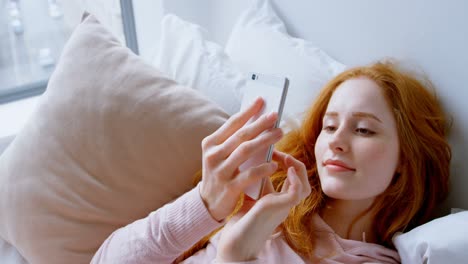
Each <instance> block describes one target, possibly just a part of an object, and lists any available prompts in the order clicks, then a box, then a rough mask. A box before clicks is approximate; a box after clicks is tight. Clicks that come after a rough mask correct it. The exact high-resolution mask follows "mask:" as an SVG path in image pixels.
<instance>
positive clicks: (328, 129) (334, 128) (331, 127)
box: [323, 126, 336, 132]
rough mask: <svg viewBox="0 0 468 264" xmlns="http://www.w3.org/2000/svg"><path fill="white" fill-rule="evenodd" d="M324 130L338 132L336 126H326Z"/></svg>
mask: <svg viewBox="0 0 468 264" xmlns="http://www.w3.org/2000/svg"><path fill="white" fill-rule="evenodd" d="M323 130H325V131H327V132H333V131H335V130H336V127H334V126H324V127H323Z"/></svg>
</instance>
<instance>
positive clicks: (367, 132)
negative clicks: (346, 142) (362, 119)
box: [356, 128, 375, 136]
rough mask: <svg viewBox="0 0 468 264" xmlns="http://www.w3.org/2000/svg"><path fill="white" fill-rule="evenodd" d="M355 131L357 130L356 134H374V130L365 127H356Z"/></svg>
mask: <svg viewBox="0 0 468 264" xmlns="http://www.w3.org/2000/svg"><path fill="white" fill-rule="evenodd" d="M356 132H357V133H358V134H361V135H364V136H370V135H373V134H375V132H374V131H372V130H369V129H367V128H357V129H356Z"/></svg>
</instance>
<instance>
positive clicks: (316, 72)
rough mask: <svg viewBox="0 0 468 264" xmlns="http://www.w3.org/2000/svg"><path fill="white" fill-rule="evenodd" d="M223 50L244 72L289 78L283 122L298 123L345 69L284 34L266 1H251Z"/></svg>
mask: <svg viewBox="0 0 468 264" xmlns="http://www.w3.org/2000/svg"><path fill="white" fill-rule="evenodd" d="M225 50H226V53H227V54H228V55H229V57H230V58H231V59H232V61H233V62H234V63H235V64H236V65H237V66H239V67H240V68H241V69H242V70H243V71H245V72H250V71H253V72H260V73H265V74H272V75H278V76H284V77H288V78H289V80H290V86H289V90H288V97H287V99H286V105H285V108H284V120H285V121H286V122H288V121H289V122H291V118H290V117H291V116H292V117H294V118H297V120H300V119H301V117H302V113H303V112H304V111H305V110H307V109H308V108H309V107H310V105H311V104H312V102H313V101H314V99H315V97H316V96H317V94H318V92H319V91H320V89H321V88H322V87H323V85H324V84H325V83H326V82H327V81H329V80H330V79H331V78H332V77H334V76H335V75H337V74H338V73H340V72H341V71H343V70H344V68H345V66H344V65H343V64H341V63H339V62H337V61H336V60H334V59H332V58H331V57H330V56H328V55H327V54H326V53H325V52H324V51H322V50H321V49H319V48H318V47H316V46H314V45H312V44H311V43H310V42H308V41H306V40H303V39H299V38H293V37H291V36H290V35H288V33H287V31H286V26H285V25H284V23H283V21H281V19H280V18H279V17H278V16H277V15H276V13H275V12H274V11H273V9H272V7H271V5H270V3H269V1H266V0H254V1H252V4H251V5H250V7H249V8H248V9H247V10H245V11H244V12H243V13H242V14H241V16H240V17H239V19H238V21H237V23H236V24H235V26H234V28H233V30H232V32H231V35H230V37H229V39H228V42H227V44H226V49H225ZM241 92H242V91H241Z"/></svg>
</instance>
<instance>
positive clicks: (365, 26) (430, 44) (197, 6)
mask: <svg viewBox="0 0 468 264" xmlns="http://www.w3.org/2000/svg"><path fill="white" fill-rule="evenodd" d="M145 2H150V1H134V8H135V12H136V15H137V21H136V22H137V34H139V36H138V37H139V38H138V41H139V44H140V54H141V55H140V56H141V58H143V59H144V60H145V61H146V62H147V63H149V64H152V65H153V66H156V67H157V68H158V69H159V70H161V71H162V72H163V74H165V75H167V76H170V77H171V78H174V79H175V80H176V81H177V82H178V83H180V84H183V85H185V86H187V87H191V89H192V90H194V91H193V92H192V91H189V92H187V91H186V90H183V91H184V93H189V94H188V95H184V96H182V97H177V98H185V100H190V98H194V97H197V96H198V95H197V94H201V95H202V96H201V98H200V99H196V100H194V101H196V102H201V101H203V102H205V101H204V100H209V101H211V102H214V103H215V104H216V105H218V106H220V107H221V110H222V111H224V113H221V112H220V111H219V110H220V109H214V108H210V109H209V110H206V109H204V111H205V112H203V113H199V114H198V115H196V114H197V113H195V114H194V115H196V116H195V118H194V120H201V117H202V116H203V115H204V114H206V112H209V113H215V114H213V115H214V116H215V118H214V119H213V120H212V121H210V122H209V123H207V124H204V126H205V127H206V129H207V130H205V131H203V132H201V131H200V133H199V134H197V135H196V136H194V138H198V139H200V138H202V135H204V134H206V133H207V131H209V130H210V129H213V128H214V127H216V126H217V125H219V123H221V122H222V121H223V120H225V118H226V117H227V115H226V114H228V115H229V114H232V113H235V112H236V111H237V110H238V107H239V104H240V101H241V99H242V98H241V96H239V95H240V94H241V90H242V85H243V81H242V75H241V74H240V73H242V72H244V71H248V70H252V71H258V72H265V73H270V74H281V73H284V72H287V73H288V76H289V75H292V77H293V78H292V82H294V81H295V80H297V82H296V83H310V82H313V81H314V80H317V81H316V83H314V85H317V86H320V85H321V84H323V83H324V81H326V79H327V78H329V77H330V76H332V75H334V74H336V73H338V72H339V71H341V70H342V69H344V68H346V67H350V66H354V65H361V64H366V63H369V62H373V61H375V60H378V59H382V58H386V57H391V58H395V59H398V60H399V61H403V62H404V63H405V64H406V65H408V67H410V68H413V69H416V70H418V71H421V72H424V73H425V74H427V75H428V76H429V77H430V79H431V80H432V81H433V83H434V84H435V86H436V92H437V94H438V96H439V97H440V99H441V101H442V102H443V104H444V107H445V109H446V111H447V113H448V114H449V115H450V116H451V118H452V121H453V123H452V128H451V132H450V138H449V140H450V143H451V147H452V154H453V158H452V166H451V193H450V196H449V198H448V200H447V202H446V203H445V204H444V205H443V206H442V207H441V208H440V216H441V218H440V219H438V220H437V221H434V222H431V223H430V224H428V225H426V226H425V227H424V228H421V229H418V230H414V232H413V233H411V234H404V235H406V236H405V237H402V238H401V241H402V242H401V245H402V247H405V248H404V249H402V250H401V251H400V254H406V255H405V256H404V259H406V260H411V261H407V263H423V261H426V262H424V263H445V262H443V261H445V260H447V256H455V257H454V258H453V259H452V260H451V263H465V262H466V256H467V255H466V252H463V251H464V249H466V248H468V242H467V240H466V237H468V216H467V213H466V212H463V209H468V193H467V192H465V189H466V187H467V186H468V177H467V176H466V175H467V174H468V164H467V163H466V162H464V158H463V157H464V151H465V150H466V149H468V142H467V141H466V140H465V135H468V117H467V116H466V113H467V110H468V109H467V106H466V103H465V98H466V96H468V94H467V93H468V92H467V90H466V89H465V86H466V81H465V79H466V76H467V74H468V70H467V69H466V66H465V63H466V61H468V52H467V51H466V47H468V27H467V26H466V25H468V17H467V16H466V11H467V10H468V3H467V2H465V1H462V0H455V1H449V2H447V1H446V2H441V1H435V0H431V1H423V0H417V1H410V2H408V1H403V0H396V1H385V2H383V1H372V0H363V1H337V0H331V1H315V0H314V1H306V0H302V1H300V0H294V1H287V2H286V1H280V0H273V1H270V2H271V8H272V10H273V11H274V12H275V13H276V14H277V17H278V19H279V20H278V21H280V22H278V21H276V20H275V19H273V20H274V21H273V22H272V20H268V21H269V22H268V23H270V24H268V23H267V24H268V25H266V26H265V28H264V29H261V30H259V31H255V30H251V31H249V30H245V31H243V30H244V29H243V28H242V27H243V25H239V22H238V19H239V15H241V14H244V12H245V10H246V9H248V8H252V5H255V4H257V5H258V6H257V7H258V8H261V7H264V5H266V4H268V3H270V2H268V1H263V0H259V1H249V0H238V1H227V0H225V1H216V0H200V1H196V2H195V1H188V0H184V1H183V0H171V1H151V3H145ZM155 8H156V9H157V10H155ZM155 13H156V14H157V15H154V14H155ZM167 14H173V15H171V16H166V15H167ZM255 14H256V11H255V12H251V14H250V15H251V16H254V15H255ZM101 15H103V16H105V14H101ZM102 19H105V17H102ZM268 27H270V28H268ZM233 28H236V29H237V33H236V34H237V36H236V34H234V33H235V32H234V31H233V30H232V29H233ZM271 30H273V31H274V32H275V33H274V34H273V33H271V32H270V31H271ZM256 32H257V33H258V34H257V35H256ZM278 32H279V33H278ZM270 33H271V34H270ZM242 34H244V35H242ZM249 34H250V35H249ZM278 34H279V35H281V38H278ZM240 36H243V37H240ZM262 41H263V42H262ZM281 41H285V43H286V44H284V45H286V46H284V45H283V46H281V45H282V44H281V43H282V42H281ZM255 45H257V46H255ZM287 45H289V46H287ZM278 51H279V52H278ZM281 51H284V52H281ZM279 53H283V54H281V55H280V54H279ZM181 54H182V55H181ZM272 54H273V55H275V54H276V56H277V57H272V56H273V55H272ZM281 56H283V57H281ZM295 56H296V57H295ZM317 56H318V57H320V60H319V63H315V64H313V63H312V64H311V63H310V61H308V59H309V57H314V58H316V57H317ZM174 58H176V59H174ZM62 59H63V58H62ZM63 60H65V59H63ZM132 60H136V59H135V58H132ZM306 66H307V67H310V68H305V67H306ZM142 67H143V68H144V70H145V71H149V70H150V69H149V68H145V67H144V66H142ZM311 69H317V70H316V71H315V72H314V74H315V75H314V76H319V77H314V78H315V79H314V78H312V79H311V78H305V77H304V78H303V77H301V76H304V75H306V74H307V71H310V70H311ZM64 81H66V78H62V79H60V80H55V82H54V83H57V82H61V84H64V83H65V84H66V82H64ZM125 81H126V80H125ZM145 85H146V84H145ZM171 85H172V84H171ZM219 87H225V88H224V90H222V91H219ZM178 89H179V88H178ZM192 93H193V94H192ZM85 94H86V93H83V94H74V95H75V96H79V95H85ZM104 95H105V93H104V94H103V95H102V96H104ZM100 96H101V95H100ZM311 96H312V97H313V94H312V95H311ZM45 97H46V98H47V100H52V99H51V98H54V94H53V93H50V95H47V96H45ZM292 98H296V99H292V100H293V101H294V103H290V109H289V110H290V111H289V113H290V115H289V116H286V118H285V120H286V121H285V123H284V124H283V125H284V128H285V129H289V128H292V127H294V126H295V125H297V122H298V121H297V119H295V118H294V117H295V116H296V114H299V110H298V109H297V108H295V107H296V106H297V105H301V104H307V103H308V102H309V101H310V100H311V99H312V98H301V97H300V96H296V97H294V96H293V97H292ZM115 99H116V100H120V99H118V98H117V97H116V98H115ZM44 100H46V99H44ZM54 100H57V99H54ZM70 100H71V99H70ZM197 100H198V101H197ZM301 100H302V101H301ZM304 100H305V101H304ZM66 102H67V101H66V100H63V101H61V104H64V103H66ZM192 104H193V105H196V104H195V103H192ZM106 106H108V108H109V109H112V111H114V112H113V113H117V112H118V113H119V115H121V116H122V115H123V116H126V115H130V114H131V113H132V112H129V113H126V112H125V111H121V110H118V107H117V108H115V109H114V108H113V107H116V106H114V105H113V104H112V103H109V104H108V105H106ZM190 107H191V106H190V104H189V106H184V108H180V109H179V108H178V109H175V110H173V111H172V112H171V111H168V113H170V114H172V115H176V114H179V113H180V112H183V111H187V109H189V110H190V109H191V108H190ZM43 108H44V109H45V108H47V107H45V106H43ZM144 110H145V111H149V109H144ZM44 111H46V110H44ZM47 111H53V109H52V110H51V109H50V108H47ZM129 111H130V110H129ZM145 111H143V112H145ZM122 112H125V113H122ZM47 113H49V112H47ZM174 113H176V114H174ZM57 118H59V117H57ZM60 118H64V117H62V116H60ZM166 118H167V117H166ZM177 118H178V116H175V117H174V120H179V119H177ZM184 118H185V117H184ZM192 118H193V116H192ZM197 118H198V119H197ZM57 120H59V119H57ZM60 120H66V119H60ZM180 120H182V121H181V122H190V120H188V119H183V118H182V119H180ZM44 122H45V121H44ZM164 122H168V123H164ZM132 124H133V125H135V124H138V123H132ZM164 124H168V125H167V126H171V125H172V124H173V123H172V122H170V121H164V116H162V117H161V123H159V125H160V126H164ZM43 125H44V123H41V126H43ZM60 125H61V126H67V127H73V126H75V124H74V123H73V122H65V123H64V124H60ZM41 126H32V125H31V126H29V127H28V126H27V127H26V129H28V128H29V129H31V128H32V127H35V128H38V127H41ZM171 128H172V129H174V128H173V127H171ZM145 129H149V130H151V129H154V130H151V131H158V133H160V130H161V129H162V128H161V127H145ZM164 129H167V127H166V128H164ZM178 129H181V128H180V127H178ZM183 129H186V130H190V129H192V131H193V129H194V128H193V127H183ZM186 130H185V131H186ZM195 130H196V128H195ZM101 131H107V132H109V130H101ZM128 131H130V132H132V133H135V135H138V136H142V137H144V136H146V134H144V133H143V134H141V133H140V132H135V131H133V130H128ZM109 133H110V132H109ZM23 134H25V135H23ZM23 134H22V135H21V136H20V137H19V140H18V141H19V142H23V141H21V140H25V138H26V137H27V136H29V134H26V133H23ZM40 135H42V136H46V137H47V135H45V134H40ZM73 135H74V136H75V137H81V136H86V135H84V134H83V133H76V134H73ZM61 136H63V135H61ZM122 138H124V136H122V137H119V138H116V140H117V139H119V140H121V139H122ZM67 140H71V139H69V138H68V139H67ZM132 140H135V139H131V140H130V139H129V142H128V144H134V141H132ZM15 141H16V139H15ZM130 141H131V142H130ZM194 141H196V140H194ZM49 142H57V141H54V140H51V141H49ZM105 142H107V143H108V141H105ZM163 143H164V142H163ZM163 143H161V142H159V143H158V144H157V146H158V147H164V146H165V145H164V144H165V143H164V144H163ZM192 143H193V142H191V144H192ZM83 144H84V143H83ZM90 144H91V143H90ZM93 144H94V143H93ZM135 144H140V145H138V146H144V144H145V142H139V141H138V140H137V143H135ZM197 144H198V143H197V142H195V143H194V144H193V149H194V151H193V153H194V154H193V155H196V153H198V152H197V150H198V149H197ZM12 145H14V147H15V148H19V147H20V146H19V145H20V143H16V144H12ZM41 146H43V145H41ZM67 146H68V145H67ZM70 146H71V145H70ZM126 146H127V145H126ZM85 147H86V146H85ZM102 147H104V148H105V147H107V146H102ZM127 147H128V146H127ZM83 148H84V147H83ZM7 151H9V152H10V153H8V154H9V155H10V156H11V155H12V154H11V153H13V152H14V151H13V150H7ZM67 151H68V152H67ZM67 151H65V152H63V153H70V149H67ZM146 154H147V153H146ZM74 158H76V157H74ZM44 159H46V157H44ZM77 159H78V158H77ZM2 162H3V163H4V164H5V158H4V160H3V161H2ZM137 164H140V163H137ZM53 165H54V164H52V165H51V166H53ZM140 165H141V164H140ZM90 166H91V165H90ZM96 166H97V165H96ZM188 167H190V169H191V170H195V169H196V162H193V163H190V166H188ZM2 169H5V167H2ZM60 169H63V168H60ZM87 169H89V170H92V168H91V167H87ZM80 173H81V172H80ZM144 173H146V172H144ZM184 173H187V172H186V171H184V172H181V174H182V175H183V174H184ZM1 177H4V176H1ZM1 177H0V179H1ZM4 178H5V177H4ZM145 180H146V178H145ZM10 181H11V179H10ZM1 182H2V181H0V183H1ZM4 182H6V180H5V179H3V183H4ZM45 182H48V181H45ZM23 183H28V182H23ZM70 183H71V182H69V183H67V184H65V185H63V186H60V185H53V186H54V187H64V188H65V187H66V188H69V184H70ZM127 184H128V185H129V186H130V185H132V184H133V182H132V181H128V182H127ZM161 184H164V183H161ZM187 184H188V183H187ZM116 186H117V185H116ZM132 186H133V185H132ZM166 187H167V188H169V189H168V190H169V191H168V194H166V196H167V198H166V199H159V203H160V204H164V203H165V202H168V201H169V200H171V199H173V198H175V197H177V195H180V192H181V191H180V190H186V189H187V188H188V185H187V186H184V187H183V188H182V187H181V188H179V189H178V190H175V189H171V188H172V187H171V186H165V187H164V188H166ZM5 188H6V187H5ZM119 188H120V185H119ZM122 188H123V189H119V190H124V191H129V192H135V190H127V189H126V187H125V188H124V187H122ZM129 188H131V187H129ZM135 188H136V187H135ZM167 188H166V189H167ZM3 190H6V189H3ZM36 191H37V189H36ZM82 192H85V190H79V191H78V192H77V193H78V194H81V193H82ZM59 193H60V192H59ZM107 198H108V197H107ZM137 198H139V199H142V200H146V199H149V196H144V195H143V196H138V197H137ZM73 199H78V200H79V198H77V197H74V198H73ZM69 201H70V200H68V202H69ZM124 203H125V201H122V204H124ZM67 205H70V204H67ZM72 205H73V204H72ZM99 206H101V204H99ZM99 206H97V207H99ZM127 206H129V205H127ZM4 208H5V207H3V208H2V209H4ZM26 208H27V207H26ZM126 208H128V207H123V206H122V207H121V208H119V210H123V211H125V210H126ZM151 208H155V205H154V204H146V205H145V206H143V207H141V208H138V210H136V211H132V213H133V214H132V215H125V217H122V218H119V219H118V220H119V221H114V222H112V224H111V225H110V226H109V227H108V228H107V229H105V230H104V231H102V232H103V233H102V234H101V233H100V235H101V236H104V235H105V234H108V233H109V232H110V231H112V230H113V229H115V228H116V227H118V226H122V225H124V224H126V223H129V221H130V220H132V219H137V218H138V217H141V216H144V215H145V214H146V213H147V212H149V211H151ZM460 211H462V212H460ZM91 212H94V211H90V214H89V215H88V217H91V218H89V219H94V221H96V222H97V223H99V224H104V223H105V221H103V220H102V219H101V218H100V216H99V215H97V214H96V215H94V214H93V213H91ZM451 212H460V213H459V214H457V217H451V218H447V216H453V215H449V214H450V213H451ZM2 213H3V214H4V212H3V211H2ZM70 215H73V217H75V215H74V212H73V210H70V212H68V211H67V216H70ZM0 218H1V217H0ZM31 219H34V217H32V218H31ZM37 219H39V220H37V221H39V222H40V221H41V220H40V218H37ZM76 219H83V218H79V217H77V218H73V220H74V221H75V220H76ZM9 220H10V221H11V219H9ZM49 221H50V219H49ZM5 222H7V221H5V220H3V222H2V220H1V219H0V225H4V224H5ZM8 224H9V225H10V226H12V225H13V224H12V223H11V222H8ZM81 224H82V223H81ZM18 226H21V225H19V224H18ZM64 230H65V229H64ZM0 231H2V229H1V228H0ZM75 232H78V231H73V232H65V234H67V235H68V236H73V235H76V233H75ZM442 233H445V234H446V236H445V237H444V236H441V234H442ZM3 234H5V231H4V232H3ZM44 234H47V233H46V232H45V233H39V234H37V236H36V240H31V242H30V243H26V244H27V245H25V242H21V241H22V240H21V239H25V238H27V235H26V234H23V236H18V237H15V239H11V238H10V240H9V242H6V241H8V240H3V239H1V240H0V259H1V260H2V263H27V261H26V260H25V258H23V257H22V255H23V256H26V258H28V259H30V262H31V263H34V262H38V263H39V262H41V261H40V260H41V258H40V257H37V255H39V253H38V252H37V251H38V250H36V251H35V250H34V247H35V245H34V243H33V242H35V243H39V241H41V240H40V239H41V238H42V239H44ZM1 236H2V232H0V237H1ZM41 236H42V237H41ZM53 237H54V238H56V239H58V241H59V242H57V243H59V244H58V245H56V247H60V246H59V245H60V243H61V242H63V243H67V242H69V241H68V238H67V237H65V238H60V237H59V236H58V235H57V234H54V236H53ZM60 239H62V240H60ZM51 243H52V242H51ZM11 244H17V245H18V246H17V247H16V248H15V246H12V245H11ZM46 244H47V243H46ZM52 244H53V243H52ZM431 247H432V248H431ZM86 250H88V251H91V250H92V248H91V249H90V248H86ZM431 250H432V251H431ZM74 253H76V252H74ZM63 256H65V255H63ZM81 257H83V258H81ZM86 257H89V254H88V255H86V256H80V257H77V258H76V259H80V260H83V259H86ZM42 259H44V258H42ZM62 261H63V259H62ZM413 261H414V262H413ZM60 262H61V261H60V259H58V258H52V260H51V262H50V263H60ZM72 262H73V261H72ZM78 262H79V261H78ZM78 262H77V263H78Z"/></svg>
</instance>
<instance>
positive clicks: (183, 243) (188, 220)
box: [91, 186, 221, 263]
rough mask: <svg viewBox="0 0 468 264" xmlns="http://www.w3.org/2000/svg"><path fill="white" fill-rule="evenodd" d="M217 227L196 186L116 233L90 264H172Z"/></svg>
mask: <svg viewBox="0 0 468 264" xmlns="http://www.w3.org/2000/svg"><path fill="white" fill-rule="evenodd" d="M219 226H221V223H219V222H217V221H216V220H214V219H213V217H212V216H211V214H210V213H209V212H208V210H207V209H206V207H205V205H204V204H203V201H202V199H201V197H200V193H199V186H197V187H196V188H194V189H192V190H191V191H189V192H187V193H186V194H184V195H183V196H181V197H179V198H178V199H177V200H175V201H174V202H172V203H170V204H167V205H165V206H164V207H162V208H160V209H158V210H156V211H155V212H152V213H151V214H150V215H148V216H147V217H146V218H143V219H140V220H137V221H135V222H133V223H131V224H129V225H127V226H125V227H122V228H120V229H118V230H116V231H115V232H114V233H112V234H111V236H110V237H108V238H107V239H106V241H104V243H103V244H102V245H101V247H100V248H99V250H98V251H97V253H96V254H95V256H94V257H93V259H92V261H91V263H172V262H173V261H174V260H175V259H176V258H177V257H178V256H180V255H181V254H182V253H183V252H185V251H186V250H188V249H189V248H190V247H191V246H192V245H193V244H195V243H196V242H198V241H199V240H200V239H201V238H202V237H204V236H206V235H208V234H209V233H210V232H211V231H213V230H214V229H216V228H218V227H219Z"/></svg>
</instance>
